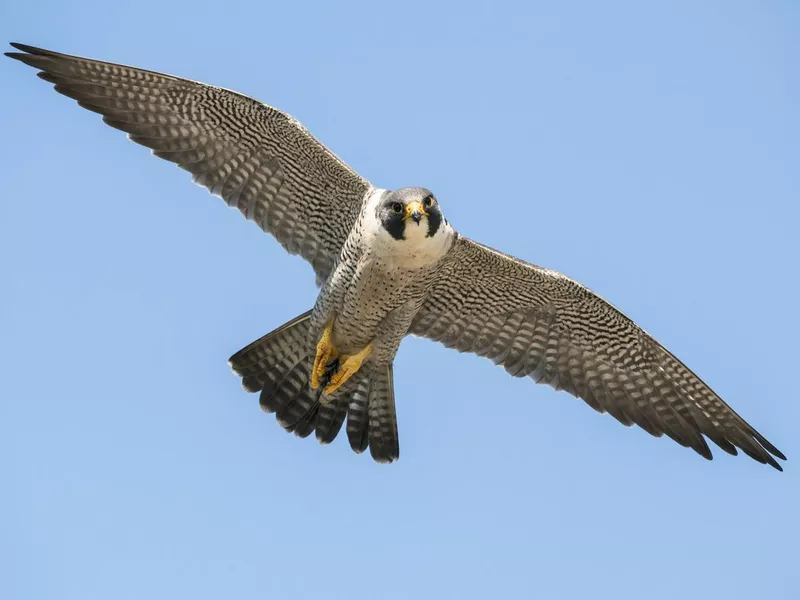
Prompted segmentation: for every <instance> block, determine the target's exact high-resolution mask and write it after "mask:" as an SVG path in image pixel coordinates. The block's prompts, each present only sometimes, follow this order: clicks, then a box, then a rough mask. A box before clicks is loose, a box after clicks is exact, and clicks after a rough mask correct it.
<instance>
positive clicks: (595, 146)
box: [0, 0, 800, 600]
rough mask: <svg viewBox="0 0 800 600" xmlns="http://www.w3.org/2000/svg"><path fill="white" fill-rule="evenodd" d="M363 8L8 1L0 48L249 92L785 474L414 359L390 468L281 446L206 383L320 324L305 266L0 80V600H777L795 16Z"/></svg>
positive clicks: (246, 398) (791, 524) (66, 106)
mask: <svg viewBox="0 0 800 600" xmlns="http://www.w3.org/2000/svg"><path fill="white" fill-rule="evenodd" d="M373 4H374V3H351V2H337V3H329V4H328V3H326V4H322V3H319V4H307V3H303V2H291V3H290V2H282V3H272V2H266V3H256V2H252V3H239V2H228V3H226V4H225V8H222V6H221V5H220V3H218V2H214V3H202V2H196V1H193V2H175V3H173V2H163V1H159V2H153V1H151V0H141V1H138V2H132V3H122V2H119V3H109V2H102V3H100V2H73V3H63V2H53V1H49V0H48V1H44V0H43V1H42V2H36V3H22V2H10V3H4V4H3V5H2V7H0V33H2V39H4V40H6V41H20V42H25V43H28V44H33V45H39V46H43V47H47V48H52V49H55V50H60V51H64V52H69V53H76V54H81V55H87V56H92V57H96V58H101V59H106V60H111V61H115V62H123V63H129V64H135V65H138V66H142V67H145V68H149V69H153V70H159V71H165V72H168V73H174V74H177V75H182V76H185V77H190V78H193V79H198V80H201V81H206V82H209V83H213V84H216V85H221V86H224V87H228V88H232V89H236V90H239V91H242V92H244V93H247V94H250V95H252V96H255V97H257V98H259V99H261V100H263V101H265V102H267V103H270V104H272V105H275V106H278V107H280V108H282V109H284V110H286V111H288V112H290V113H291V114H293V115H294V116H296V117H297V118H298V119H300V120H301V121H302V122H303V123H304V124H305V125H306V126H307V127H308V128H309V129H310V130H311V131H312V132H313V133H314V134H315V135H316V136H317V137H318V138H320V139H321V140H322V141H323V142H324V143H326V144H327V145H329V146H330V147H331V148H332V149H333V150H334V152H336V153H337V154H338V155H339V156H341V157H342V158H343V159H345V160H346V161H347V162H348V163H349V164H350V165H352V166H353V167H354V168H355V169H357V170H358V171H359V172H360V173H362V174H363V175H364V176H365V177H367V178H368V179H370V180H371V181H372V182H374V183H376V184H378V185H381V186H383V187H398V186H403V185H424V186H427V187H429V188H431V189H432V190H433V191H434V192H435V193H436V194H437V196H438V198H439V199H440V202H441V204H442V207H443V209H444V210H445V212H446V214H447V216H448V218H449V219H450V221H451V222H452V223H453V224H454V225H455V226H456V227H457V228H459V229H460V231H462V232H463V233H464V234H466V235H469V236H471V237H474V238H476V239H478V240H480V241H482V242H484V243H487V244H490V245H492V246H496V247H499V248H501V249H503V250H504V251H506V252H509V253H512V254H515V255H517V256H519V257H521V258H524V259H526V260H529V261H531V262H534V263H537V264H540V265H544V266H547V267H550V268H554V269H558V270H560V271H563V272H565V273H567V274H569V275H570V276H572V277H574V278H576V279H578V280H580V281H582V282H583V283H585V284H586V285H588V286H589V287H591V288H593V289H595V290H596V291H597V292H598V293H600V294H601V295H603V296H604V297H606V298H607V299H609V300H610V301H611V302H613V303H614V304H615V305H617V306H618V307H620V308H621V309H622V310H624V311H625V312H626V313H627V314H628V315H629V316H631V317H632V318H634V319H635V320H636V321H637V322H639V323H640V324H641V325H642V326H643V327H644V328H645V329H647V330H648V331H649V332H650V333H652V334H653V335H654V336H655V337H656V338H657V339H659V340H660V341H661V342H663V343H664V344H665V345H666V346H667V347H668V348H670V349H671V350H672V351H673V352H674V353H675V354H677V355H678V356H679V357H680V358H681V359H682V360H684V361H685V362H686V363H687V364H688V365H689V366H690V367H691V368H692V369H693V370H695V371H696V372H697V373H698V374H699V375H700V376H701V377H703V378H704V379H705V380H706V381H707V382H708V383H709V384H711V385H712V386H713V387H714V388H715V389H716V390H717V391H718V392H719V393H720V394H721V395H722V396H723V397H724V398H725V399H726V400H727V401H728V402H729V403H730V404H732V405H733V406H734V407H735V409H736V410H737V411H739V412H740V413H741V414H742V415H743V416H744V417H745V418H746V419H747V420H749V421H750V422H751V423H752V424H753V425H754V426H755V427H757V428H758V429H759V430H760V431H761V432H763V433H764V434H765V435H766V436H767V437H768V438H769V439H770V440H771V441H773V442H774V443H775V444H776V445H777V446H778V447H779V448H780V449H781V450H783V451H784V452H785V453H786V454H787V455H788V456H789V459H790V460H789V462H788V463H786V464H785V467H786V472H785V473H783V474H780V473H777V472H775V471H773V470H772V469H770V468H768V467H764V466H762V465H759V464H757V463H755V462H753V461H751V460H749V459H747V458H741V457H740V458H732V457H729V456H727V455H725V454H724V453H723V452H721V451H717V452H716V453H715V454H716V460H714V461H713V462H711V463H708V462H706V461H704V460H703V459H701V458H700V457H698V456H696V455H695V454H694V453H692V452H691V451H689V450H686V449H683V448H681V447H679V446H677V445H676V444H674V443H672V442H671V441H669V440H666V439H660V440H657V439H654V438H651V437H650V436H649V435H647V434H646V433H644V432H642V431H640V430H637V429H626V428H624V427H622V426H621V425H619V424H618V423H616V422H615V421H614V420H613V419H612V418H611V417H608V416H602V415H598V414H597V413H595V412H594V411H593V410H591V409H590V408H589V407H588V406H586V405H585V404H584V403H583V402H581V401H578V400H576V399H574V398H572V397H571V396H569V395H567V394H566V393H563V392H562V393H556V392H554V391H553V390H551V389H550V388H547V387H540V386H535V385H534V384H533V383H532V382H531V381H529V380H514V379H511V378H509V377H508V376H507V375H505V373H504V372H503V371H502V370H501V369H498V368H496V367H493V366H492V365H491V364H490V363H489V362H488V361H484V360H481V359H478V358H476V357H471V356H463V355H458V354H456V353H454V352H452V351H448V350H445V349H444V348H442V347H439V346H437V345H435V344H433V343H430V342H427V341H424V340H417V339H409V340H406V341H405V342H404V343H403V345H402V347H401V349H400V352H399V355H398V357H397V361H396V365H395V386H396V395H397V400H398V413H399V428H400V446H401V459H400V461H399V462H398V463H396V464H393V465H390V466H385V465H377V464H374V463H373V462H372V461H371V460H370V458H369V456H368V455H367V456H364V455H362V456H357V455H354V454H353V453H352V452H351V451H350V449H349V447H348V446H347V444H346V439H344V438H340V439H337V441H336V442H335V443H334V444H333V445H331V446H329V447H321V446H319V445H318V444H317V443H316V442H315V441H313V440H312V439H307V440H298V439H296V438H295V437H294V436H291V435H288V434H286V433H285V432H283V430H281V428H280V427H279V426H278V425H277V424H276V423H275V422H274V419H273V418H272V417H269V416H266V415H264V414H263V413H261V411H260V410H259V408H258V403H257V397H256V396H252V395H248V394H245V393H244V392H243V391H242V390H241V389H240V386H239V382H238V380H237V379H236V378H235V377H233V376H232V375H231V374H230V372H229V370H228V367H227V364H226V360H227V358H228V356H229V355H230V354H232V353H233V352H235V351H236V350H238V349H239V348H240V347H242V346H244V345H245V344H247V343H249V342H250V341H252V340H254V339H256V338H258V337H260V336H261V335H263V334H264V333H266V332H267V331H269V330H271V329H273V328H274V327H276V326H277V325H280V324H282V323H283V322H284V321H286V320H288V319H290V318H291V317H294V316H295V315H296V314H299V313H300V312H303V311H305V310H307V309H308V308H310V307H311V306H312V304H313V302H314V299H315V294H316V289H315V287H314V279H313V275H312V272H311V270H310V268H309V267H308V266H307V265H305V264H304V263H303V262H302V261H301V260H300V259H299V258H297V257H289V256H288V255H286V254H285V253H284V252H283V250H282V249H281V248H280V246H279V245H278V244H277V243H276V242H275V241H274V240H273V239H271V238H269V237H268V236H266V235H264V234H263V233H262V232H261V231H260V230H259V229H258V228H257V227H255V226H254V225H252V224H251V223H247V222H246V221H245V220H244V219H242V218H241V216H240V215H239V214H238V213H237V212H235V211H232V210H229V209H226V208H225V206H224V204H223V203H222V202H221V201H220V200H219V199H217V198H213V197H211V196H209V195H207V194H206V193H205V192H204V191H203V190H202V189H201V188H198V187H196V186H194V185H192V184H191V182H190V179H189V177H188V176H187V174H186V173H184V172H182V171H180V170H179V169H177V168H175V167H174V166H173V165H171V164H169V163H166V162H162V161H159V160H157V159H155V158H153V157H151V156H150V155H149V153H148V152H147V151H146V150H145V149H143V148H141V147H139V146H136V145H134V144H131V143H129V142H127V141H126V140H125V138H124V136H123V135H122V134H121V133H119V132H117V131H114V130H112V129H110V128H108V127H106V126H104V125H103V124H102V122H101V121H100V119H99V118H98V117H97V115H94V114H91V113H89V112H86V111H83V110H82V109H79V108H78V107H77V106H76V105H75V104H74V103H73V102H72V101H70V100H68V99H66V98H64V97H61V96H59V95H57V94H55V93H54V92H53V91H52V90H51V89H50V86H49V85H48V84H45V83H44V82H42V81H39V80H37V79H36V77H34V73H33V71H32V70H30V69H29V68H27V67H24V66H23V65H20V64H18V63H14V62H12V61H10V60H6V59H2V60H0V81H2V88H3V90H4V92H5V93H3V94H2V95H0V131H2V143H0V159H2V161H1V162H0V164H2V165H3V167H2V168H3V175H4V177H3V182H4V186H3V187H4V189H3V194H2V200H1V201H0V276H1V277H2V279H0V281H2V293H0V332H1V333H0V365H2V373H3V376H2V377H0V465H1V466H2V471H1V472H2V475H3V478H4V480H5V482H4V483H5V487H6V492H5V493H4V494H2V495H0V514H3V515H4V517H5V518H4V519H2V521H0V523H2V525H0V527H1V528H2V531H0V574H2V576H0V597H3V598H14V599H19V600H27V599H31V600H32V599H37V600H39V599H49V598H53V599H55V598H58V599H59V600H67V599H81V600H88V599H103V600H105V599H107V598H115V599H120V600H121V599H127V598H131V599H134V598H135V599H139V598H152V599H159V598H175V597H181V598H183V597H186V598H195V599H205V598H220V597H231V598H241V599H246V598H312V597H316V598H321V597H324V598H345V597H352V596H369V597H375V598H409V597H416V598H428V597H430V598H486V597H500V596H503V597H511V598H526V597H541V598H585V597H586V596H587V594H591V595H592V597H597V598H615V599H616V600H619V599H626V598H643V597H646V598H652V599H660V598H664V599H666V598H670V599H671V598H674V597H676V596H679V597H682V598H701V597H705V598H722V597H725V598H728V599H737V598H753V597H769V598H775V599H783V598H786V599H789V598H797V597H798V596H797V594H798V590H800V575H798V570H797V553H798V541H797V540H798V536H799V535H800V517H798V508H797V507H798V506H800V478H799V477H798V468H797V464H796V461H797V460H798V458H800V444H798V428H797V423H798V422H799V421H800V408H799V407H798V398H797V385H795V384H794V383H788V382H789V381H793V380H794V379H795V377H796V374H797V363H796V359H797V357H798V352H797V339H798V337H799V336H800V328H798V319H797V312H796V310H797V308H796V307H797V297H798V292H800V289H799V288H798V283H797V281H796V279H795V277H794V274H796V273H797V258H798V256H800V243H799V242H798V235H797V223H798V220H799V219H800V211H799V210H798V198H799V197H800V169H798V159H800V117H798V106H799V105H800V80H799V79H798V77H797V57H798V55H800V41H799V40H800V11H798V5H797V4H796V3H794V2H789V1H784V2H778V1H775V2H770V1H763V2H756V1H751V2H744V1H724V2H723V1H721V0H719V1H716V2H715V1H707V2H702V3H700V2H693V1H689V0H686V1H683V2H648V3H641V2H633V1H631V2H622V1H609V2H603V3H600V2H589V1H586V2H558V3H556V2H526V3H519V4H507V3H504V2H493V3H491V4H486V5H484V6H483V7H481V8H467V7H465V6H460V5H459V6H456V5H455V4H439V3H435V2H430V1H428V2H414V1H407V2H402V3H393V4H392V6H390V7H389V6H384V7H380V8H378V7H376V6H374V5H373ZM420 362H423V363H425V364H427V365H432V366H433V368H432V369H426V370H424V374H422V375H421V374H420V371H419V370H418V369H417V368H416V365H418V364H419V363H420ZM6 569H7V570H8V572H7V573H2V572H3V571H5V570H6Z"/></svg>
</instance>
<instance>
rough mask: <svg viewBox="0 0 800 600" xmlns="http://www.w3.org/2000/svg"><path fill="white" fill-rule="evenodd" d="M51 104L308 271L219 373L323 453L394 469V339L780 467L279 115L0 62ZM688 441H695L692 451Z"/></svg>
mask: <svg viewBox="0 0 800 600" xmlns="http://www.w3.org/2000/svg"><path fill="white" fill-rule="evenodd" d="M12 46H13V47H14V48H16V49H17V50H19V51H20V52H9V53H7V54H6V56H9V57H11V58H13V59H16V60H19V61H21V62H23V63H25V64H27V65H30V66H32V67H35V68H36V69H38V70H39V71H40V72H39V73H38V75H39V77H41V78H42V79H44V80H45V81H48V82H50V83H52V84H55V89H56V91H58V92H60V93H61V94H64V95H65V96H69V97H70V98H73V99H75V100H77V101H78V104H80V105H81V106H82V107H84V108H86V109H88V110H91V111H94V112H97V113H100V114H101V115H102V116H103V121H105V122H106V123H107V124H108V125H110V126H112V127H115V128H117V129H120V130H122V131H124V132H126V133H127V134H128V137H129V138H130V139H131V140H133V141H134V142H136V143H138V144H142V145H144V146H147V147H148V148H150V149H151V150H152V151H153V154H155V155H156V156H158V157H160V158H164V159H166V160H169V161H172V162H174V163H176V164H177V165H178V166H180V167H181V168H182V169H185V170H187V171H189V172H190V173H191V174H192V175H193V179H194V181H195V182H196V183H198V184H199V185H202V186H204V187H206V188H207V189H208V190H209V191H210V192H211V193H212V194H215V195H217V196H220V197H221V198H222V199H223V200H225V202H226V203H227V204H228V205H229V206H232V207H235V208H237V209H239V211H241V213H242V214H243V215H244V216H245V217H246V218H247V219H250V220H252V221H255V223H256V224H257V225H258V226H259V227H261V229H263V230H264V231H266V232H268V233H271V234H272V235H274V236H275V238H276V239H277V240H278V242H279V243H280V244H281V245H282V246H283V247H284V248H285V249H286V250H287V251H288V252H290V253H291V254H299V255H300V256H302V257H303V258H305V259H306V260H307V261H308V262H309V263H311V266H312V268H313V269H314V272H315V274H316V281H317V285H318V286H319V287H320V292H319V295H318V297H317V300H316V303H315V305H314V307H313V309H312V310H309V311H307V312H305V313H303V314H301V315H300V316H298V317H296V318H295V319H293V320H292V321H290V322H288V323H286V324H285V325H282V326H281V327H279V328H277V329H276V330H275V331H273V332H271V333H269V334H267V335H265V336H264V337H262V338H261V339H259V340H256V341H255V342H253V343H252V344H250V345H249V346H247V347H245V348H243V349H242V350H240V351H239V352H237V353H236V354H234V355H233V356H232V357H231V359H230V365H231V367H232V368H233V370H234V372H235V373H236V374H238V375H239V376H241V378H242V384H243V386H244V388H245V390H247V391H248V392H258V393H259V394H260V404H261V407H262V408H263V409H264V410H265V411H266V412H269V413H275V414H276V417H277V421H278V423H279V424H280V425H281V426H282V427H283V428H284V429H286V430H287V431H291V432H294V433H295V434H296V435H297V436H300V437H307V436H309V435H310V434H311V433H312V432H316V437H317V439H318V440H319V441H320V442H321V443H323V444H327V443H329V442H331V441H332V440H333V439H334V438H335V437H336V436H337V434H338V433H339V431H340V429H341V427H342V425H343V424H344V422H345V420H346V421H347V425H346V428H345V429H346V432H347V437H348V439H349V442H350V446H351V447H352V448H353V450H355V451H356V452H363V451H364V450H365V449H366V448H367V447H369V449H370V453H371V454H372V457H373V458H374V459H375V460H376V461H379V462H392V461H393V460H396V459H397V458H398V457H399V445H398V436H397V421H396V416H395V400H394V386H393V382H392V363H393V361H394V357H395V354H396V353H397V350H398V347H399V346H400V342H401V341H402V339H403V338H404V337H405V336H407V335H409V334H410V335H415V336H420V337H425V338H428V339H431V340H435V341H437V342H441V343H442V344H443V345H444V346H446V347H448V348H454V349H456V350H458V351H459V352H472V353H475V354H477V355H479V356H484V357H486V358H488V359H490V360H492V361H493V362H494V363H495V364H497V365H502V366H503V368H504V369H505V370H506V371H507V372H508V373H509V374H510V375H513V376H514V377H530V378H531V379H533V380H534V381H535V382H537V383H546V384H548V385H550V386H552V387H553V388H555V389H557V390H565V391H567V392H569V393H570V394H572V395H574V396H576V397H579V398H582V399H583V400H584V401H585V402H586V403H587V404H589V406H591V407H592V408H594V409H595V410H597V411H598V412H601V413H606V412H607V413H609V414H611V415H612V416H614V418H616V419H617V420H618V421H620V422H621V423H623V424H624V425H628V426H630V425H633V424H634V423H635V424H637V425H639V426H640V427H641V428H643V429H644V430H645V431H647V432H648V433H650V434H652V435H654V436H657V437H660V436H661V435H663V434H666V435H667V436H669V437H670V438H672V439H673V440H675V441H676V442H678V443H679V444H681V445H682V446H686V447H690V448H693V449H694V450H695V451H696V452H698V453H699V454H700V455H702V456H704V457H705V458H707V459H709V460H710V459H711V458H712V456H711V451H710V450H709V447H708V444H707V442H706V439H705V438H708V439H710V440H711V441H713V442H714V443H715V444H716V445H717V446H719V447H720V448H721V449H722V450H724V451H726V452H728V453H730V454H736V453H737V448H738V449H740V450H742V451H743V452H744V453H745V454H747V455H749V456H750V457H752V458H753V459H755V460H757V461H758V462H760V463H765V464H769V465H772V466H773V467H775V468H776V469H778V470H782V469H781V466H780V464H779V463H778V462H777V461H776V460H775V459H776V458H780V459H784V460H785V456H784V455H783V454H782V453H781V452H780V451H779V450H778V449H777V448H776V447H775V446H773V445H772V444H771V443H770V442H769V441H767V439H766V438H764V436H762V435H761V434H760V433H758V432H757V431H756V430H755V429H754V428H753V427H751V426H750V425H749V424H748V423H747V422H745V421H744V419H742V418H741V417H740V416H739V415H738V414H736V412H734V411H733V409H731V408H730V407H729V406H728V405H727V404H726V403H725V402H724V401H723V400H722V399H721V398H720V397H719V396H718V395H717V394H715V393H714V392H713V391H712V390H711V388H710V387H708V386H707V385H706V384H705V383H704V382H703V381H702V380H701V379H700V378H699V377H698V376H697V375H695V374H694V373H693V372H692V371H690V370H689V368H688V367H686V366H685V365H684V364H683V363H682V362H681V361H680V360H678V359H677V358H676V357H675V356H674V355H673V354H672V353H670V352H669V351H668V350H667V349H666V348H664V347H663V346H662V345H661V344H659V343H658V342H657V341H656V340H654V339H653V338H652V337H651V336H650V335H648V334H647V333H646V332H645V331H643V330H642V329H641V328H639V327H638V326H637V325H636V324H635V323H634V322H633V321H631V320H630V319H629V318H628V317H626V316H625V315H624V314H622V313H621V312H620V311H619V310H617V309H616V308H615V307H614V306H612V305H611V304H609V303H608V302H606V301H605V300H603V299H602V298H600V297H599V296H598V295H596V294H594V293H593V292H592V291H590V290H589V289H587V288H586V287H584V286H582V285H581V284H579V283H577V282H575V281H573V280H571V279H569V278H567V277H566V276H564V275H561V274H560V273H557V272H555V271H550V270H548V269H544V268H541V267H537V266H535V265H532V264H529V263H526V262H523V261H521V260H518V259H516V258H514V257H512V256H508V255H506V254H503V253H502V252H498V251H497V250H493V249H491V248H488V247H487V246H484V245H482V244H479V243H477V242H474V241H472V240H470V239H468V238H466V237H464V236H462V235H460V234H459V233H458V232H457V231H456V230H455V229H454V228H453V227H452V226H451V225H450V223H449V222H448V221H447V219H446V218H445V217H444V215H443V213H442V210H441V207H440V205H439V201H438V199H437V198H436V197H435V196H434V194H433V193H431V192H430V190H427V189H425V188H421V187H409V188H403V189H398V190H394V191H391V190H387V189H382V188H379V187H375V186H373V185H372V184H370V183H369V182H368V181H367V180H366V179H364V178H362V177H361V176H359V175H358V174H357V173H356V172H355V171H353V170H352V169H351V168H349V167H348V166H347V165H345V164H344V163H343V162H342V161H341V160H340V159H339V158H338V157H337V156H336V155H335V154H333V153H332V152H331V151H330V150H328V149H327V148H326V147H325V146H323V145H322V144H321V143H320V142H319V141H317V140H316V139H315V138H314V137H313V136H312V135H311V134H310V133H309V132H308V131H307V130H306V129H305V128H304V127H303V126H302V125H301V124H300V123H298V122H297V121H296V120H295V119H294V118H292V117H291V116H289V115H288V114H286V113H284V112H281V111H280V110H277V109H275V108H272V107H270V106H267V105H265V104H262V103H261V102H258V101H256V100H254V99H252V98H249V97H247V96H244V95H242V94H238V93H236V92H232V91H229V90H226V89H222V88H218V87H213V86H210V85H205V84H202V83H198V82H195V81H190V80H187V79H182V78H178V77H173V76H170V75H165V74H161V73H156V72H153V71H145V70H142V69H138V68H134V67H128V66H124V65H118V64H112V63H107V62H101V61H96V60H90V59H86V58H81V57H77V56H70V55H66V54H60V53H58V52H52V51H49V50H42V49H40V48H34V47H31V46H26V45H23V44H12ZM703 436H705V438H704V437H703Z"/></svg>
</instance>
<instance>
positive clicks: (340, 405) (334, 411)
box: [317, 396, 348, 444]
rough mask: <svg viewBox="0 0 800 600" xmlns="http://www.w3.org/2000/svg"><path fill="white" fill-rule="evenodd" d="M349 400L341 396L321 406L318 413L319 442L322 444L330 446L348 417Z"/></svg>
mask: <svg viewBox="0 0 800 600" xmlns="http://www.w3.org/2000/svg"><path fill="white" fill-rule="evenodd" d="M347 403H348V401H347V398H346V397H344V396H341V397H339V398H335V399H334V400H333V401H332V402H330V403H328V404H321V405H320V407H319V410H318V411H317V440H318V441H319V443H320V444H330V443H331V442H332V441H333V440H334V439H336V436H337V435H339V431H340V430H341V429H342V424H343V423H344V419H345V417H346V416H347Z"/></svg>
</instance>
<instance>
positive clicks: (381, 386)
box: [368, 365, 400, 463]
mask: <svg viewBox="0 0 800 600" xmlns="http://www.w3.org/2000/svg"><path fill="white" fill-rule="evenodd" d="M368 413H369V451H370V454H372V458H373V459H375V460H376V461H378V462H385V463H390V462H392V461H395V460H397V459H398V458H400V445H399V442H398V440H397V416H396V413H395V408H394V385H393V382H392V366H391V365H389V367H387V369H386V370H385V371H384V372H383V373H382V374H381V376H379V377H374V378H373V379H372V385H371V386H370V390H369V401H368Z"/></svg>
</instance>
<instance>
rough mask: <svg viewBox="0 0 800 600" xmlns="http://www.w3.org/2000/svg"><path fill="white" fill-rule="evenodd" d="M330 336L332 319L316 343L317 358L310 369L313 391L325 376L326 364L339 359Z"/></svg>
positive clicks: (331, 333)
mask: <svg viewBox="0 0 800 600" xmlns="http://www.w3.org/2000/svg"><path fill="white" fill-rule="evenodd" d="M332 335H333V319H331V320H330V321H329V322H328V324H327V325H326V326H325V331H323V332H322V337H321V338H320V339H319V342H318V343H317V356H316V358H314V368H313V369H311V387H312V388H313V389H315V390H316V389H317V388H318V387H319V380H320V378H321V377H322V376H323V375H324V374H325V369H326V367H327V366H328V363H329V362H331V361H332V360H335V359H337V358H339V351H338V350H337V349H336V348H335V347H334V345H333V341H332V340H331V336H332Z"/></svg>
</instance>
